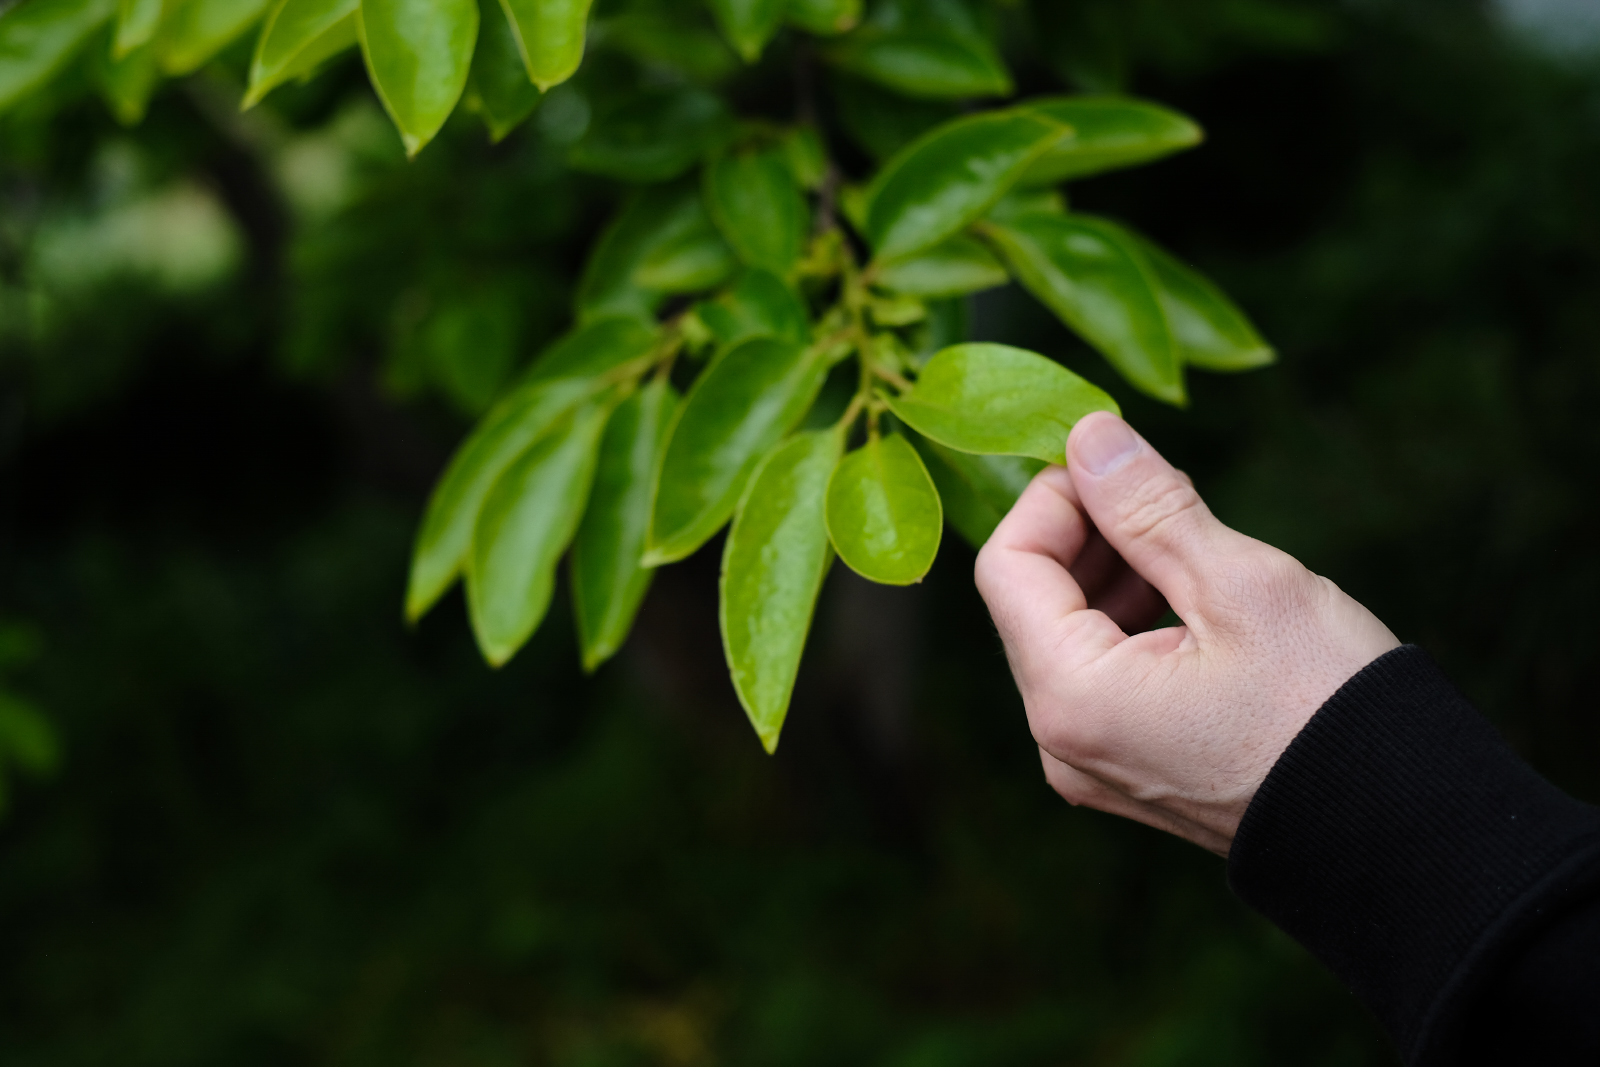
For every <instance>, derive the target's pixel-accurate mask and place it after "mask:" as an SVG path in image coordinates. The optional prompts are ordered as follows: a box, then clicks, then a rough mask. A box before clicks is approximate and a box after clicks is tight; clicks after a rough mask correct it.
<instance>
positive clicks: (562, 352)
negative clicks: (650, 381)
mask: <svg viewBox="0 0 1600 1067" xmlns="http://www.w3.org/2000/svg"><path fill="white" fill-rule="evenodd" d="M658 338H659V332H658V331H657V330H655V329H654V328H653V327H651V326H647V325H646V324H645V323H643V322H641V321H640V320H639V319H637V318H634V317H633V316H631V315H605V316H601V317H599V318H595V319H590V320H588V321H587V322H583V323H580V324H579V325H578V326H576V327H574V328H573V329H572V330H571V331H569V332H568V333H566V334H565V335H564V336H562V337H560V338H559V339H557V340H556V341H555V342H554V343H552V344H551V345H550V346H549V347H548V348H546V349H545V350H544V351H543V352H541V353H539V355H538V357H537V358H535V359H534V361H533V365H532V366H531V367H529V368H528V373H527V376H526V377H525V378H524V379H523V381H524V382H553V381H556V380H557V379H560V378H584V379H594V378H601V377H605V376H608V375H609V376H610V377H611V378H612V379H613V380H615V379H616V378H618V377H622V376H626V375H627V374H628V373H629V372H630V371H631V372H633V373H639V372H642V371H643V370H644V369H645V367H646V366H647V365H648V363H649V360H650V357H651V355H652V354H653V353H654V351H655V347H656V342H657V340H658Z"/></svg>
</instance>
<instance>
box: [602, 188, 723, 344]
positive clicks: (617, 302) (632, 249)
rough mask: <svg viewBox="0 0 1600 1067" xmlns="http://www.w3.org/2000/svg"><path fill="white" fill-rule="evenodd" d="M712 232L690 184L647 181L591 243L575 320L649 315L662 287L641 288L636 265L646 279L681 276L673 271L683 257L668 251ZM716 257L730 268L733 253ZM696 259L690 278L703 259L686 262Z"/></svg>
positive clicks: (700, 241) (700, 242)
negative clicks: (623, 315) (592, 246)
mask: <svg viewBox="0 0 1600 1067" xmlns="http://www.w3.org/2000/svg"><path fill="white" fill-rule="evenodd" d="M708 237H709V238H715V240H716V241H717V242H721V238H720V237H718V236H717V234H716V231H715V228H714V227H713V226H712V225H711V220H710V217H709V216H708V215H707V214H706V209H705V203H704V201H703V200H702V198H701V196H700V189H699V187H698V185H697V184H696V183H693V182H689V181H684V182H675V183H673V184H671V185H657V186H648V187H646V188H644V189H641V190H639V192H637V193H635V194H634V195H633V197H631V198H630V199H629V200H628V202H627V203H626V204H625V205H624V206H623V208H622V210H621V211H620V212H618V213H617V217H616V218H615V219H614V220H612V222H611V225H609V226H608V227H606V230H605V232H604V233H603V234H601V235H600V239H599V240H598V241H596V242H595V245H594V249H593V251H592V252H590V254H589V262H588V263H587V264H586V265H585V266H584V271H583V277H582V279H581V280H580V281H579V283H578V294H577V300H576V305H577V310H578V317H579V318H580V319H590V318H595V317H597V316H601V315H609V314H626V315H636V316H640V317H644V318H648V317H650V316H651V315H652V314H653V313H654V311H655V308H656V306H657V305H658V304H659V303H660V302H661V300H662V298H663V296H664V295H665V291H664V290H662V289H652V288H647V287H645V286H643V285H641V284H640V282H639V274H640V273H641V272H640V267H641V266H642V265H645V264H650V265H651V267H650V269H648V270H645V271H644V272H643V273H644V274H645V277H646V279H647V280H651V281H657V282H661V283H666V282H670V281H677V282H679V283H682V282H683V281H684V280H685V278H684V276H682V275H675V274H674V273H673V271H671V270H669V269H668V268H669V267H673V269H674V270H676V269H678V268H681V267H682V266H684V265H685V259H684V257H683V256H680V255H674V254H670V253H672V252H673V251H674V250H677V251H678V252H680V253H681V252H685V251H686V250H688V249H694V248H701V249H703V247H704V242H705V240H707V239H708ZM718 258H719V261H726V264H727V266H728V268H729V269H730V270H731V269H732V268H733V267H734V262H733V253H732V252H731V251H730V250H728V249H726V248H725V247H724V248H723V250H722V252H721V253H719V255H718ZM696 262H698V266H697V267H696V271H695V272H692V273H696V278H695V279H694V280H701V281H703V280H704V277H703V276H701V275H700V274H699V273H698V272H699V269H700V268H701V267H704V265H705V264H704V262H703V261H697V259H696V257H689V265H695V264H696Z"/></svg>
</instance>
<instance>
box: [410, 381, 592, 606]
mask: <svg viewBox="0 0 1600 1067" xmlns="http://www.w3.org/2000/svg"><path fill="white" fill-rule="evenodd" d="M595 388H596V386H595V384H594V383H593V382H592V381H585V380H582V379H573V378H563V379H559V380H556V381H549V382H534V383H530V384H529V385H526V386H523V387H521V388H519V389H517V390H516V391H515V392H513V393H512V394H511V395H510V396H508V397H506V398H505V399H504V400H502V401H501V402H500V403H498V404H496V405H495V406H494V407H493V408H492V409H490V411H489V413H488V414H487V415H485V416H484V417H483V419H482V420H481V421H480V422H479V423H478V425H477V426H476V427H475V428H474V429H473V431H472V433H471V434H470V435H469V436H468V437H467V439H466V441H465V442H463V443H462V445H461V447H460V448H458V449H456V454H455V455H454V456H452V457H451V459H450V465H449V466H447V467H446V468H445V471H444V474H443V476H441V477H440V479H439V481H438V483H437V484H436V485H435V486H434V487H433V495H432V496H430V497H429V498H428V509H427V511H426V512H425V513H424V515H423V518H422V526H421V528H420V529H419V530H418V531H417V544H416V548H415V549H414V550H413V552H412V556H411V581H410V584H409V587H408V588H407V590H406V618H407V619H409V620H411V621H412V622H415V621H416V620H417V619H420V618H421V617H422V616H423V615H424V614H425V613H426V612H427V610H428V609H429V608H430V607H432V606H433V604H434V602H435V601H436V600H438V599H439V597H440V596H442V595H443V594H444V591H445V590H446V589H449V588H450V585H451V583H452V582H454V581H455V580H456V576H457V575H458V574H460V572H461V567H462V565H463V564H464V563H465V561H466V556H467V552H468V550H469V548H470V547H471V544H472V529H473V526H474V525H475V524H476V523H477V521H478V512H479V511H480V510H481V508H482V507H483V499H484V497H485V496H486V495H488V492H489V489H490V487H491V486H492V485H494V483H495V481H496V479H498V478H499V477H500V475H501V474H502V473H503V472H504V471H505V469H506V467H507V466H509V465H510V463H511V461H512V460H514V459H516V458H517V457H518V456H519V455H521V454H522V453H523V452H525V451H527V449H528V447H529V446H530V445H532V444H533V442H534V441H536V440H537V439H538V438H539V437H540V435H542V434H543V433H544V432H545V431H546V430H548V429H549V428H550V426H551V425H552V424H553V423H555V422H556V421H557V420H558V419H560V418H561V416H563V415H565V414H566V413H567V412H569V411H571V410H572V409H573V408H574V407H576V406H577V405H578V404H579V403H580V402H581V401H583V400H584V399H585V398H586V397H588V396H589V395H591V394H592V393H593V392H594V391H595Z"/></svg>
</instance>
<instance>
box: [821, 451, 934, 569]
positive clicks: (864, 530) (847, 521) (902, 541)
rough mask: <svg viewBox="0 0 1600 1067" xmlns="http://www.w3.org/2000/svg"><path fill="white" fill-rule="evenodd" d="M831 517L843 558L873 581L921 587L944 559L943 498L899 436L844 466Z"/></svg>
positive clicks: (831, 490)
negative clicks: (938, 559)
mask: <svg viewBox="0 0 1600 1067" xmlns="http://www.w3.org/2000/svg"><path fill="white" fill-rule="evenodd" d="M827 516H828V537H829V538H830V539H831V540H832V542H833V547H834V549H835V550H836V551H837V552H838V553H839V558H840V559H842V560H844V561H845V563H846V564H847V565H849V567H850V569H851V570H853V571H855V572H856V573H857V574H859V575H861V576H862V577H863V578H867V579H869V580H871V581H874V582H883V583H884V584H886V585H910V584H911V583H912V582H920V581H921V580H922V576H923V575H925V574H927V573H928V568H929V567H932V566H933V560H934V557H936V556H937V555H938V554H939V538H940V536H941V534H942V533H943V532H944V512H943V510H942V509H941V507H940V504H939V492H938V490H937V489H936V488H934V484H933V480H932V479H931V478H929V477H928V471H927V468H926V467H924V466H923V465H922V460H921V459H920V458H919V457H918V456H917V452H916V449H914V448H912V447H911V445H910V444H909V443H908V442H907V441H906V439H905V438H904V437H902V436H900V435H899V434H890V435H889V436H887V437H880V438H874V439H872V440H869V441H868V442H867V443H866V444H865V445H863V446H862V447H860V448H858V449H856V450H855V451H854V452H851V453H850V454H849V455H847V456H845V457H844V459H843V460H841V461H840V463H839V466H838V468H837V469H836V470H834V472H833V478H832V479H831V480H830V481H829V482H828V507H827Z"/></svg>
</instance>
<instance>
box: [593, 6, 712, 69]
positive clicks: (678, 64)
mask: <svg viewBox="0 0 1600 1067" xmlns="http://www.w3.org/2000/svg"><path fill="white" fill-rule="evenodd" d="M591 32H592V33H593V34H594V36H595V43H597V44H598V43H603V44H605V46H606V47H608V48H614V49H616V50H617V51H619V52H623V53H625V54H627V55H630V56H632V57H633V58H634V59H636V60H638V61H639V62H641V63H646V64H649V65H650V66H653V67H657V68H664V69H667V70H670V71H672V72H674V73H675V74H678V75H680V76H682V77H684V78H687V79H688V80H690V81H696V82H702V83H708V84H709V83H713V82H718V81H721V80H722V79H724V78H726V77H727V76H728V75H730V74H732V73H733V72H734V71H736V70H738V69H739V59H738V57H737V56H735V55H734V54H733V51H732V50H731V49H729V48H728V46H727V44H726V43H725V42H724V41H723V39H722V37H721V36H720V35H719V34H718V33H717V31H716V30H714V29H712V28H711V26H709V25H705V24H703V23H702V22H700V21H697V20H693V19H690V18H686V17H685V13H684V12H683V11H682V10H681V9H679V10H676V11H671V12H658V11H649V10H644V11H638V10H635V11H627V12H623V13H620V14H617V15H612V16H611V17H610V18H607V19H605V20H603V21H601V22H599V23H597V24H595V25H594V26H593V27H592V28H591Z"/></svg>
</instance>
